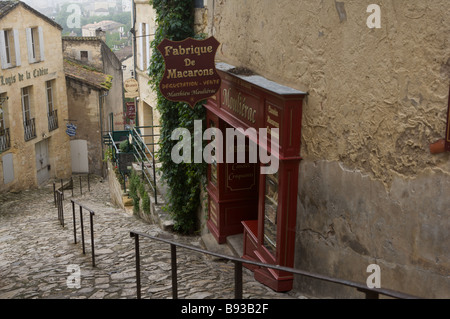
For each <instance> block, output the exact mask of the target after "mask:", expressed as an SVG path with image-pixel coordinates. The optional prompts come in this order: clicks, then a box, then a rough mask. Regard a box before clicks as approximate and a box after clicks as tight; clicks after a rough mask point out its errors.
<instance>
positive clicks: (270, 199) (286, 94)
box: [205, 63, 306, 291]
mask: <svg viewBox="0 0 450 319" xmlns="http://www.w3.org/2000/svg"><path fill="white" fill-rule="evenodd" d="M217 70H218V73H219V75H220V77H221V79H222V84H221V88H220V90H219V91H218V92H217V93H216V94H215V95H214V96H213V97H211V98H209V99H208V101H207V103H206V105H205V107H206V108H207V126H208V128H213V127H214V128H219V129H220V130H221V131H222V132H223V136H224V141H223V143H222V145H223V146H222V150H217V151H218V152H220V151H222V152H223V154H226V153H227V152H234V153H237V152H245V155H246V157H245V159H246V162H245V163H242V162H239V163H238V162H237V160H235V161H233V162H229V161H226V160H224V161H222V162H221V161H219V162H213V163H212V164H209V167H208V185H207V191H208V196H209V205H208V210H209V212H208V222H207V225H208V229H209V230H210V232H211V233H212V235H213V236H214V237H215V238H216V240H217V241H218V242H219V243H220V244H222V243H225V242H226V238H227V237H228V236H231V235H235V234H240V233H243V234H244V239H243V240H244V243H243V246H244V250H243V256H242V257H243V258H245V259H248V260H254V261H258V262H263V263H268V264H276V265H282V266H287V267H292V266H293V264H294V251H295V247H294V246H295V228H296V212H297V189H298V170H299V163H300V160H301V157H300V142H301V122H302V102H303V99H304V97H305V96H306V93H305V92H301V91H298V90H294V89H292V88H288V87H285V86H282V85H279V84H277V83H274V82H271V81H268V80H267V79H265V78H263V77H260V76H244V75H238V74H235V73H234V71H233V70H235V69H234V68H233V67H232V66H230V65H227V64H224V63H218V64H217ZM227 128H234V129H239V128H241V129H243V130H245V131H247V132H250V131H251V130H253V131H254V132H256V133H255V134H246V135H245V137H246V140H245V143H246V144H245V147H241V148H239V147H238V146H237V143H236V142H235V141H233V143H229V145H231V146H232V147H230V146H229V145H228V148H227V143H226V142H227V141H226V140H225V139H226V134H225V131H226V129H227ZM264 128H265V129H267V132H268V136H269V138H270V137H276V141H278V143H277V144H275V143H276V142H274V141H275V139H271V141H272V142H269V143H267V142H264V139H263V136H262V135H261V133H260V132H261V130H260V129H264ZM276 129H278V130H276ZM233 139H234V137H233ZM250 145H257V148H258V151H259V152H260V153H261V152H263V151H264V152H265V154H268V155H270V156H272V161H271V162H270V163H268V162H267V161H265V162H264V161H261V160H260V158H259V157H258V160H257V161H254V160H250V157H251V156H250V155H249V152H250V151H252V150H254V149H252V148H251V147H250ZM223 158H224V159H225V158H226V156H223ZM235 159H237V157H235ZM274 161H276V162H277V163H278V164H277V165H278V170H276V171H274V172H272V173H271V174H261V172H263V170H264V168H265V167H266V166H269V165H275V164H274ZM247 267H248V268H250V269H251V270H253V271H254V274H255V278H256V280H258V281H260V282H262V283H264V284H266V285H267V286H269V287H271V288H272V289H274V290H275V291H289V290H291V289H292V283H293V276H292V274H290V273H286V272H279V271H276V270H272V269H268V268H254V267H251V265H247Z"/></svg>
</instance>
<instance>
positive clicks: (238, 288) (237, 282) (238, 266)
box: [130, 231, 419, 299]
mask: <svg viewBox="0 0 450 319" xmlns="http://www.w3.org/2000/svg"><path fill="white" fill-rule="evenodd" d="M130 236H131V237H133V238H134V240H135V245H134V246H135V254H136V295H137V298H138V299H141V297H142V295H141V262H140V250H139V238H140V237H144V238H148V239H151V240H156V241H159V242H164V243H167V244H169V245H170V251H171V266H172V297H173V299H178V280H177V247H180V248H184V249H188V250H191V251H195V252H199V253H202V254H207V255H211V256H214V257H218V258H220V259H225V260H229V261H232V262H233V263H234V265H235V271H234V278H235V279H234V286H235V290H234V297H235V298H236V299H242V290H243V283H242V266H243V264H246V265H254V266H258V267H262V268H271V269H275V270H279V271H285V272H289V273H292V274H294V275H300V276H306V277H310V278H315V279H318V280H322V281H327V282H332V283H335V284H339V285H344V286H347V287H352V288H355V289H357V290H358V291H361V292H363V293H365V296H366V299H378V298H379V296H380V295H384V296H388V297H393V298H397V299H419V297H416V296H412V295H409V294H405V293H402V292H398V291H394V290H390V289H384V288H369V287H367V285H364V284H361V283H359V282H355V281H351V280H344V279H339V278H333V277H329V276H324V275H320V274H316V273H312V272H308V271H303V270H300V269H295V268H290V267H284V266H280V265H270V264H265V263H261V262H256V261H250V260H247V259H243V258H237V257H232V256H227V255H223V254H219V253H215V252H211V251H207V250H204V249H200V248H197V247H193V246H188V245H185V244H182V243H178V242H174V241H171V240H168V239H164V238H159V237H154V236H150V235H147V234H144V233H140V232H135V231H132V232H130Z"/></svg>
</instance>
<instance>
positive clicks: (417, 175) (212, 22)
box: [197, 0, 450, 298]
mask: <svg viewBox="0 0 450 319" xmlns="http://www.w3.org/2000/svg"><path fill="white" fill-rule="evenodd" d="M370 4H378V5H379V6H380V8H381V28H369V27H368V26H367V24H366V22H367V19H368V18H369V16H370V15H371V13H370V12H369V13H368V12H367V8H368V6H369V5H370ZM449 10H450V3H449V2H448V1H447V0H435V1H419V0H400V1H397V0H395V1H394V0H378V1H357V0H349V1H346V0H342V1H339V2H338V1H306V0H285V1H266V0H254V1H245V2H244V3H243V2H242V1H241V0H209V1H208V2H207V17H208V19H207V26H206V27H205V28H201V27H199V29H200V30H207V32H209V35H214V36H215V37H216V38H217V39H218V41H219V42H220V43H221V47H220V48H219V51H218V54H217V59H218V60H221V61H224V62H227V63H229V64H232V65H235V66H240V67H246V68H248V69H251V70H252V71H254V72H256V73H258V74H260V75H262V76H264V77H266V78H268V79H270V80H273V81H275V82H278V83H281V84H284V85H287V86H290V87H293V88H296V89H299V90H305V91H308V93H309V96H308V97H307V99H306V100H305V103H304V106H303V120H302V149H301V156H302V157H303V158H304V160H303V161H302V163H301V164H300V174H299V186H300V187H299V192H298V218H297V220H298V225H297V241H296V266H297V267H299V268H302V269H304V270H309V271H314V272H318V273H321V274H324V275H331V276H336V277H340V278H343V279H350V280H356V281H360V282H363V283H364V282H365V281H366V278H367V277H368V275H369V274H368V273H366V268H367V266H368V265H369V264H372V263H377V264H379V265H380V266H381V284H382V287H384V288H391V289H396V290H400V291H403V292H406V293H410V294H417V295H419V296H424V297H446V298H448V297H449V296H450V295H449V291H448V289H446V287H448V286H449V283H450V282H449V278H448V276H446V275H448V273H449V270H450V251H449V248H448V247H449V237H448V229H449V226H450V225H449V220H450V218H449V214H450V209H449V207H450V198H449V196H448V194H449V193H450V184H449V183H450V182H449V180H450V156H449V153H445V154H439V155H432V154H430V152H429V144H430V143H432V142H435V141H436V140H438V139H440V138H443V137H444V134H445V121H446V110H447V101H448V86H449V79H450V45H449V39H448V30H449V28H450V21H449V20H448V19H447V14H446V12H448V11H449ZM202 17H203V16H202ZM198 19H199V18H198ZM197 22H198V21H197ZM296 288H297V289H299V290H302V291H304V292H305V293H308V292H316V293H319V294H321V295H323V296H335V295H339V294H340V293H342V291H341V288H340V287H337V286H334V285H325V284H324V285H318V284H317V282H315V283H314V285H311V283H310V282H306V281H304V280H297V281H296Z"/></svg>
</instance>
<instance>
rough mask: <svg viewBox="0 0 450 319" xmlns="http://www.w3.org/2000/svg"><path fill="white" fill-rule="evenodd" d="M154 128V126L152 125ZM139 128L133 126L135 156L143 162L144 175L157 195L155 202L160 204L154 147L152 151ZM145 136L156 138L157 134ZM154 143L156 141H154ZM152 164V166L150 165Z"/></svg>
mask: <svg viewBox="0 0 450 319" xmlns="http://www.w3.org/2000/svg"><path fill="white" fill-rule="evenodd" d="M151 128H152V130H153V128H154V127H151ZM137 129H139V128H133V129H132V130H131V137H132V146H133V149H134V156H135V158H136V160H137V161H138V162H139V163H141V170H142V177H143V178H145V179H146V180H147V182H148V185H149V186H150V188H151V190H152V191H153V194H154V196H155V204H156V205H157V204H158V191H157V186H156V158H155V154H154V148H153V152H152V151H150V149H149V148H148V145H147V144H145V142H144V139H143V136H141V134H140V133H139V132H138V131H137ZM145 136H151V137H152V138H154V137H155V136H158V135H155V134H151V135H145ZM152 144H153V145H154V144H155V143H152ZM149 166H150V167H149Z"/></svg>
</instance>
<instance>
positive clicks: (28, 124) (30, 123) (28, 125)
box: [23, 118, 36, 141]
mask: <svg viewBox="0 0 450 319" xmlns="http://www.w3.org/2000/svg"><path fill="white" fill-rule="evenodd" d="M23 128H24V131H25V141H29V140H32V139H33V138H36V123H35V119H34V118H32V119H29V120H25V121H24V122H23Z"/></svg>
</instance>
